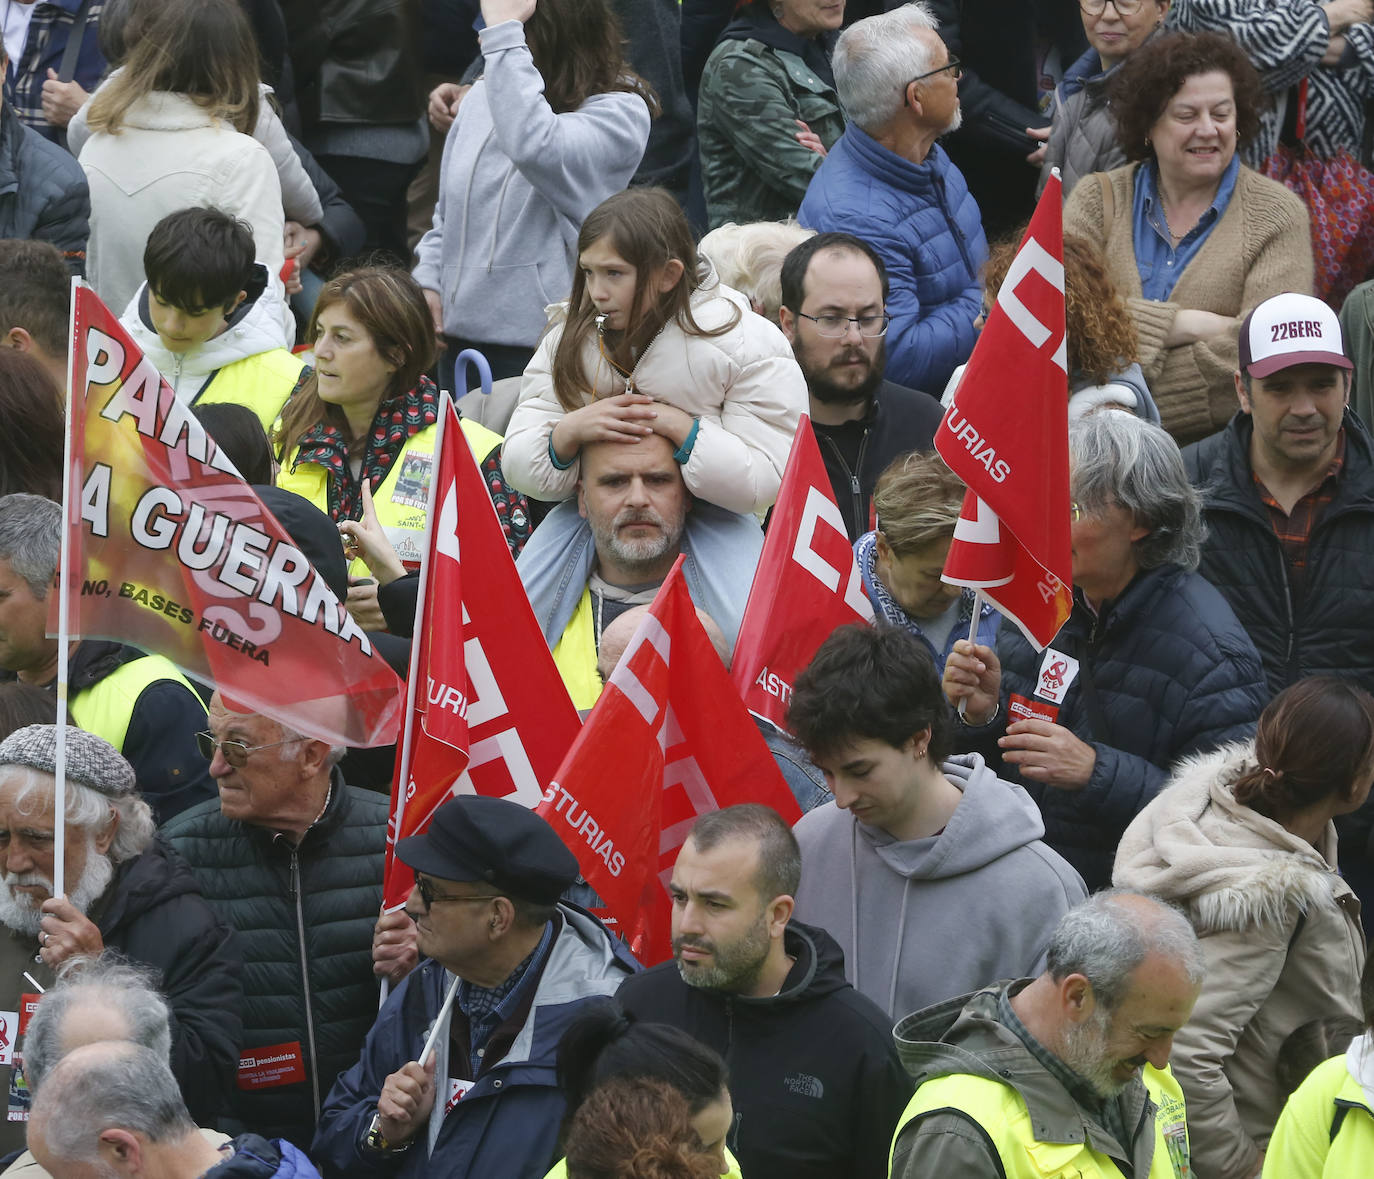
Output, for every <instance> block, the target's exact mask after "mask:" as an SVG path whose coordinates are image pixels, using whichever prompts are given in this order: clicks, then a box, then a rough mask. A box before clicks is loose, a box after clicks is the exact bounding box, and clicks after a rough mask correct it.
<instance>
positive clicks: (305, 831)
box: [162, 692, 417, 1150]
mask: <svg viewBox="0 0 1374 1179" xmlns="http://www.w3.org/2000/svg"><path fill="white" fill-rule="evenodd" d="M208 726H209V727H208V730H207V731H205V732H203V733H200V734H198V736H197V740H198V742H199V744H200V749H201V752H202V753H203V754H204V756H205V757H206V758H207V759H208V762H209V772H210V775H211V777H212V778H213V779H214V781H215V784H216V785H217V786H218V788H219V798H218V799H217V800H212V801H210V802H206V803H202V804H200V805H199V806H195V807H192V808H191V809H190V810H188V811H184V812H183V813H182V814H180V815H178V816H177V817H176V818H175V819H173V820H172V821H171V822H169V823H167V824H166V825H165V826H164V827H163V829H162V833H163V835H164V837H165V838H166V839H167V841H168V842H169V843H171V845H172V846H173V847H174V848H175V849H176V850H177V851H178V852H180V853H181V855H182V856H183V857H184V858H185V859H186V860H187V862H188V863H189V864H190V865H191V870H192V871H193V872H194V874H195V877H196V879H197V881H198V882H199V883H200V888H201V892H202V893H203V894H204V896H205V899H206V901H207V903H208V904H209V905H210V907H211V908H212V909H213V910H214V911H215V912H216V913H217V914H219V916H220V917H221V918H222V919H223V920H224V921H225V922H226V923H227V924H229V925H231V926H232V927H234V928H235V929H237V930H238V933H239V939H238V940H239V954H240V957H241V958H242V960H243V966H244V995H243V1004H242V1017H243V1047H242V1055H241V1057H240V1059H239V1062H238V1064H239V1067H238V1085H237V1089H236V1091H235V1093H234V1095H233V1108H232V1114H233V1117H234V1118H235V1120H236V1121H237V1122H240V1123H242V1124H243V1125H245V1126H247V1127H248V1128H249V1129H251V1130H253V1131H254V1132H255V1133H259V1134H262V1135H264V1136H265V1137H268V1138H285V1139H287V1140H289V1141H290V1142H291V1143H292V1144H293V1145H295V1146H297V1147H299V1148H300V1149H302V1150H305V1149H307V1148H308V1147H309V1145H310V1139H311V1137H312V1136H313V1135H314V1132H315V1125H316V1121H317V1118H318V1115H319V1110H320V1106H321V1104H322V1102H323V1100H324V1097H325V1094H327V1093H328V1092H329V1087H330V1085H332V1084H333V1083H334V1078H335V1077H337V1076H338V1075H339V1073H340V1072H341V1071H342V1070H343V1069H345V1068H347V1067H348V1066H349V1065H351V1064H352V1063H353V1062H354V1061H355V1060H357V1058H358V1046H359V1044H361V1043H362V1040H363V1037H364V1036H365V1035H366V1034H367V1029H368V1028H369V1027H371V1026H372V1021H373V1019H374V1018H375V1016H376V1013H377V998H378V995H377V990H378V988H377V979H376V977H375V975H376V974H385V975H387V976H388V977H389V978H391V979H392V980H393V981H397V980H399V979H400V978H402V977H404V975H405V973H406V971H407V970H408V969H409V968H410V967H411V966H413V965H414V963H415V961H416V957H417V955H416V952H415V946H414V927H413V925H412V924H411V922H410V920H409V918H407V917H406V916H405V914H403V913H397V914H392V915H390V916H384V917H381V918H380V919H379V918H378V914H379V913H380V911H381V904H382V856H383V853H384V851H385V848H386V825H387V819H388V813H387V804H386V799H385V798H384V797H383V796H382V795H379V794H373V793H371V792H370V791H366V790H360V789H358V788H357V787H354V786H348V785H346V784H345V782H344V779H343V774H342V773H341V772H340V770H339V769H338V765H337V763H338V761H339V759H340V757H341V756H342V755H343V752H344V751H343V748H342V747H341V746H338V747H331V746H330V745H328V744H327V743H326V742H324V741H317V740H314V739H312V738H309V737H304V736H302V735H301V734H299V733H296V732H293V731H292V730H291V729H288V728H287V727H286V726H285V725H282V724H279V723H278V722H277V721H275V720H273V719H271V718H270V717H266V716H261V715H258V714H256V713H250V712H245V711H243V710H242V706H241V705H239V704H237V703H235V702H234V701H233V700H232V699H229V698H226V697H225V696H224V695H223V694H222V693H219V692H216V693H215V694H214V695H213V696H212V697H211V698H210V710H209V719H208Z"/></svg>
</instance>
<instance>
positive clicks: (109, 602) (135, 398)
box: [49, 286, 402, 746]
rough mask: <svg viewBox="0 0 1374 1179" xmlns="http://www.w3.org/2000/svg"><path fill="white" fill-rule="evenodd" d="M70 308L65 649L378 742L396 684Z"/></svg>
mask: <svg viewBox="0 0 1374 1179" xmlns="http://www.w3.org/2000/svg"><path fill="white" fill-rule="evenodd" d="M73 302H74V317H73V340H72V360H73V366H72V367H73V380H72V406H71V414H70V416H69V419H68V423H67V429H68V430H69V431H70V432H71V434H70V438H69V443H70V454H71V456H72V473H71V487H72V491H73V494H72V496H71V497H70V501H69V502H68V503H67V504H66V505H65V518H66V519H65V523H66V528H67V532H68V540H67V543H68V547H69V557H68V560H69V568H68V569H64V570H63V571H62V589H61V592H62V593H64V594H66V595H68V597H69V603H70V627H71V637H72V638H104V639H114V640H117V641H119V642H123V643H131V644H133V645H134V646H137V647H141V648H142V649H143V650H145V651H151V652H154V653H156V654H160V655H165V656H166V657H167V658H168V659H170V660H171V661H172V662H173V663H175V664H176V665H177V666H178V667H179V668H181V670H182V671H184V672H185V673H186V674H187V675H190V676H193V677H194V678H196V679H199V680H202V681H204V682H207V683H213V684H215V685H216V686H217V687H218V688H219V690H220V691H221V692H223V693H224V694H226V695H227V696H229V697H230V698H232V699H233V701H234V702H235V707H237V708H240V709H244V710H250V711H253V712H260V713H263V714H264V715H267V716H271V717H273V718H274V719H276V720H278V721H280V722H281V723H283V724H285V725H288V726H290V727H291V728H293V729H296V730H297V731H298V732H301V733H306V734H308V735H310V736H312V737H316V738H319V739H320V740H324V741H329V742H330V743H331V744H343V745H363V746H365V745H386V744H389V743H390V742H392V741H394V740H395V739H396V732H397V729H398V727H399V723H400V718H401V711H402V695H401V692H402V685H401V681H400V680H399V679H397V677H396V675H395V673H394V672H392V670H391V669H390V668H389V667H388V666H387V664H386V663H385V661H384V660H383V659H382V658H381V657H380V656H378V655H377V654H376V653H375V652H374V650H373V648H372V644H371V643H370V642H369V641H368V638H367V635H366V634H365V633H364V632H363V630H362V628H361V627H360V626H358V624H357V623H356V622H355V621H354V620H353V618H352V616H351V615H350V614H349V613H348V612H347V611H346V610H345V609H344V608H343V606H342V605H341V604H340V603H339V601H338V599H337V598H335V597H334V595H333V594H332V593H331V592H330V591H329V588H328V587H327V586H326V585H325V583H324V579H323V578H322V577H320V575H319V574H318V573H316V572H315V570H314V569H313V568H312V566H311V565H310V563H309V561H307V560H306V558H305V557H304V556H303V555H302V554H301V552H300V550H299V549H297V548H296V547H295V546H294V545H293V544H292V543H291V541H290V539H289V537H288V536H287V534H286V532H285V531H283V529H282V527H281V525H280V524H278V523H277V521H276V518H275V517H274V516H273V515H272V514H271V513H270V512H269V511H268V510H267V509H266V508H265V507H263V505H262V502H261V501H260V500H259V499H258V497H257V496H256V495H254V494H253V491H252V489H251V488H249V487H248V485H247V484H246V483H244V481H243V480H242V479H241V478H240V477H239V474H238V472H237V471H235V470H234V466H233V464H232V463H231V462H230V461H229V460H228V458H226V457H225V456H224V455H223V454H222V453H221V452H220V451H219V449H218V448H217V447H216V446H215V444H214V442H213V441H212V440H211V439H210V438H209V436H208V435H207V434H206V433H205V431H204V430H203V429H202V428H201V425H200V423H199V422H198V421H197V420H196V418H195V416H194V415H193V414H192V413H191V411H190V409H189V407H188V406H186V405H184V404H182V403H181V402H179V401H177V399H176V397H175V396H174V395H173V393H172V390H171V388H170V387H169V386H168V385H167V383H166V382H165V381H163V380H162V378H161V376H159V374H158V372H157V370H156V369H155V368H154V367H153V365H152V364H151V363H150V362H149V361H148V360H147V359H146V358H145V357H144V356H143V354H142V352H140V351H139V349H138V347H137V345H135V344H134V342H133V341H132V340H131V339H130V338H129V337H128V335H127V334H126V333H125V331H124V329H123V328H122V327H120V325H119V321H118V320H117V319H116V318H115V316H114V315H113V314H111V312H110V310H109V309H108V308H107V307H106V306H105V305H104V304H103V303H102V302H101V301H100V299H99V298H98V297H97V296H96V294H95V292H94V291H91V290H90V289H89V288H87V287H85V286H77V287H76V289H75V291H74V297H73ZM53 598H54V601H53V603H52V608H51V610H50V616H49V629H50V630H51V631H52V632H54V633H56V631H57V619H56V615H57V605H58V603H57V601H56V598H57V595H53Z"/></svg>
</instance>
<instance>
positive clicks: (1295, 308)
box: [1240, 292, 1355, 377]
mask: <svg viewBox="0 0 1374 1179" xmlns="http://www.w3.org/2000/svg"><path fill="white" fill-rule="evenodd" d="M1295 364H1334V365H1336V366H1337V367H1338V368H1354V367H1355V366H1354V365H1353V364H1351V363H1350V360H1349V359H1348V358H1347V356H1346V354H1345V338H1344V337H1343V336H1342V334H1341V321H1340V320H1339V319H1337V318H1336V313H1335V312H1334V311H1332V310H1331V308H1330V307H1328V306H1327V305H1326V304H1325V303H1323V302H1322V301H1321V300H1320V299H1317V298H1314V297H1313V296H1311V295H1297V294H1294V293H1292V292H1288V293H1285V294H1282V295H1275V296H1274V297H1273V298H1272V299H1266V300H1265V301H1264V302H1263V303H1261V304H1260V305H1259V306H1258V307H1256V308H1255V309H1254V310H1253V311H1251V312H1250V314H1249V315H1247V316H1246V317H1245V322H1244V323H1242V324H1241V325H1240V370H1241V372H1243V373H1249V374H1250V376H1252V377H1267V376H1268V375H1269V374H1270V373H1276V372H1278V371H1279V369H1281V368H1292V367H1293V365H1295Z"/></svg>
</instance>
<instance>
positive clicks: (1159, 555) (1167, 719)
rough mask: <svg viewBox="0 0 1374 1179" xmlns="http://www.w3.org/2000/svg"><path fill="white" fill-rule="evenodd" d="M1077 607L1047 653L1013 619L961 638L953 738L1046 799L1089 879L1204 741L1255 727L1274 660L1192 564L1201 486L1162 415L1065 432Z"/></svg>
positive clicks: (951, 692) (1100, 877)
mask: <svg viewBox="0 0 1374 1179" xmlns="http://www.w3.org/2000/svg"><path fill="white" fill-rule="evenodd" d="M1069 488H1070V493H1071V494H1072V496H1073V498H1074V505H1073V509H1072V511H1073V523H1072V527H1071V531H1070V544H1071V546H1072V557H1073V583H1074V604H1073V612H1072V614H1071V615H1070V616H1069V619H1068V621H1067V622H1065V623H1064V625H1063V627H1062V628H1061V629H1060V631H1059V633H1058V634H1057V635H1056V636H1055V637H1054V640H1053V641H1052V642H1051V644H1050V646H1049V648H1048V649H1047V650H1046V651H1045V653H1044V655H1043V656H1042V655H1041V654H1039V653H1038V652H1037V651H1036V650H1035V649H1034V648H1033V647H1032V646H1031V645H1030V643H1029V642H1028V641H1027V640H1026V638H1025V637H1024V636H1023V635H1022V634H1021V632H1020V630H1019V629H1018V628H1016V627H1011V626H1004V627H1002V629H1001V632H1000V633H999V635H998V640H997V650H996V651H995V652H994V651H993V650H992V649H991V648H990V647H985V646H981V645H980V646H977V647H973V646H971V645H969V644H968V643H966V642H963V641H961V642H959V643H956V644H955V646H954V650H953V651H952V652H951V653H950V656H949V658H948V660H947V661H946V663H945V679H944V688H945V693H946V694H947V695H948V696H949V697H950V700H951V701H952V702H953V703H954V704H955V705H958V704H959V703H960V702H965V711H964V712H963V714H962V718H961V719H962V723H961V726H960V728H959V729H958V730H957V733H956V737H955V748H956V749H961V750H969V749H977V750H978V751H979V752H982V753H983V754H984V756H986V757H988V758H989V760H990V761H991V762H992V764H994V765H996V764H998V762H997V761H996V759H997V758H998V756H999V755H1000V758H1001V765H1002V766H1003V770H1002V773H1003V774H1004V776H1005V777H1006V778H1007V779H1008V780H1009V781H1019V782H1020V783H1021V784H1023V785H1025V786H1026V788H1027V789H1028V790H1029V791H1030V793H1031V796H1032V797H1033V798H1035V799H1036V800H1037V801H1038V802H1039V804H1040V810H1041V812H1042V814H1043V815H1044V816H1045V842H1046V843H1048V844H1049V845H1050V847H1052V848H1054V850H1055V851H1057V852H1058V853H1059V854H1060V855H1062V856H1063V857H1064V858H1065V859H1066V860H1068V861H1069V863H1070V864H1072V865H1073V866H1074V867H1075V868H1076V869H1078V872H1079V875H1081V876H1082V877H1083V880H1084V881H1085V882H1086V884H1087V886H1088V888H1089V890H1092V889H1095V888H1100V887H1101V886H1102V885H1104V884H1106V883H1107V880H1108V878H1109V876H1110V874H1111V864H1112V854H1113V852H1114V851H1115V849H1116V843H1117V840H1118V839H1120V837H1121V833H1122V832H1123V831H1124V830H1125V829H1126V827H1127V825H1128V824H1129V823H1130V821H1131V820H1132V819H1133V818H1135V816H1136V814H1137V813H1138V812H1139V811H1140V810H1141V809H1142V808H1143V807H1144V805H1145V804H1146V803H1147V802H1149V800H1150V799H1151V798H1153V797H1154V795H1155V794H1157V793H1158V792H1159V790H1160V788H1161V787H1162V786H1163V785H1164V783H1165V781H1166V779H1167V778H1168V773H1169V767H1170V766H1171V765H1173V764H1174V763H1175V762H1177V761H1178V760H1179V759H1180V758H1182V757H1185V756H1187V755H1188V754H1192V753H1201V752H1205V751H1206V750H1209V749H1214V748H1216V747H1217V746H1219V745H1222V744H1224V743H1226V742H1228V741H1235V740H1238V739H1242V738H1246V737H1248V736H1249V735H1250V734H1251V733H1252V732H1253V729H1254V723H1255V719H1256V718H1257V717H1258V716H1259V712H1260V709H1261V708H1262V707H1263V704H1264V701H1265V698H1266V695H1267V693H1266V691H1265V686H1264V676H1263V670H1262V668H1261V666H1260V660H1259V655H1258V653H1257V652H1256V651H1255V647H1254V644H1253V643H1252V642H1251V641H1250V639H1249V638H1248V637H1247V636H1246V634H1245V632H1244V630H1242V629H1241V625H1240V623H1239V622H1237V621H1236V616H1235V615H1234V614H1233V613H1232V612H1231V607H1230V606H1228V605H1227V604H1226V600H1225V599H1224V598H1223V597H1222V596H1221V594H1219V593H1218V592H1217V591H1216V590H1215V589H1213V588H1212V587H1211V586H1210V585H1209V584H1208V583H1207V582H1206V581H1204V580H1203V579H1202V578H1201V577H1199V576H1198V575H1197V574H1196V573H1195V572H1193V570H1194V569H1195V568H1196V566H1197V560H1198V549H1199V546H1200V543H1201V540H1202V522H1201V518H1200V511H1199V501H1198V496H1197V492H1196V491H1194V490H1193V488H1192V487H1191V486H1190V485H1189V483H1188V479H1187V476H1186V474H1185V473H1184V470H1183V463H1182V461H1181V459H1180V458H1179V453H1178V447H1177V446H1176V445H1175V444H1174V443H1173V441H1172V439H1170V438H1169V436H1168V435H1167V434H1165V433H1164V431H1163V430H1161V429H1160V428H1159V427H1158V426H1152V425H1150V424H1149V423H1148V422H1143V421H1141V420H1140V419H1139V418H1137V417H1133V416H1131V415H1130V414H1124V413H1098V414H1092V415H1090V416H1088V417H1086V418H1080V419H1079V420H1078V421H1076V422H1075V423H1074V424H1073V425H1072V426H1071V427H1070V428H1069Z"/></svg>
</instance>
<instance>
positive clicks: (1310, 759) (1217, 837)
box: [1113, 676, 1374, 1179]
mask: <svg viewBox="0 0 1374 1179" xmlns="http://www.w3.org/2000/svg"><path fill="white" fill-rule="evenodd" d="M1371 780H1374V698H1371V697H1370V696H1369V695H1368V694H1367V693H1366V692H1364V691H1362V690H1360V689H1359V688H1356V687H1354V686H1353V685H1351V684H1347V683H1345V682H1344V681H1342V680H1337V679H1334V678H1330V677H1324V676H1315V677H1312V678H1310V679H1304V680H1299V681H1298V682H1297V683H1296V684H1294V685H1292V686H1291V687H1289V688H1287V689H1285V690H1284V691H1283V692H1281V693H1279V695H1278V696H1277V697H1275V698H1274V700H1273V702H1272V703H1270V705H1269V706H1268V707H1267V708H1266V709H1265V710H1264V712H1263V713H1262V714H1261V716H1260V720H1259V729H1258V732H1257V733H1256V736H1255V740H1254V742H1253V744H1252V743H1250V742H1246V743H1243V744H1236V745H1230V746H1227V747H1225V748H1222V749H1218V750H1217V751H1215V752H1214V753H1211V754H1208V755H1206V756H1203V757H1196V758H1190V759H1189V760H1187V761H1185V762H1184V763H1183V764H1182V765H1181V766H1179V767H1178V770H1177V771H1176V773H1175V775H1174V777H1173V779H1172V781H1171V783H1170V785H1169V786H1168V787H1166V788H1165V790H1164V791H1163V792H1162V793H1161V794H1160V795H1159V797H1158V798H1156V799H1155V800H1154V802H1152V803H1151V804H1150V805H1149V806H1147V807H1146V808H1145V810H1144V811H1142V812H1141V814H1140V815H1139V817H1138V818H1137V819H1136V820H1135V822H1134V823H1132V824H1131V826H1130V827H1129V828H1127V830H1126V833H1125V835H1123V836H1122V838H1121V846H1120V848H1119V849H1118V851H1117V858H1116V870H1115V872H1114V874H1113V876H1114V879H1115V881H1116V883H1118V884H1123V885H1127V886H1129V887H1132V888H1140V889H1145V890H1148V891H1149V892H1151V893H1153V894H1154V895H1156V896H1159V897H1161V898H1163V899H1164V900H1167V901H1171V902H1173V903H1175V904H1179V905H1182V906H1184V908H1185V911H1186V912H1187V914H1188V916H1189V919H1190V920H1191V921H1192V923H1193V927H1194V928H1195V929H1196V930H1197V932H1198V936H1199V937H1200V938H1201V944H1202V952H1203V955H1204V957H1205V958H1206V961H1207V976H1208V977H1207V982H1206V984H1205V985H1204V987H1203V989H1202V995H1201V997H1200V998H1199V1000H1198V1003H1197V1006H1196V1008H1194V1010H1193V1016H1192V1019H1191V1020H1190V1021H1189V1023H1188V1026H1187V1027H1186V1028H1184V1029H1183V1030H1182V1031H1180V1032H1179V1034H1178V1037H1177V1039H1176V1040H1175V1046H1174V1074H1175V1075H1176V1076H1177V1077H1178V1080H1179V1083H1180V1084H1181V1085H1182V1086H1183V1090H1184V1092H1185V1093H1186V1094H1187V1095H1188V1128H1189V1137H1190V1138H1191V1139H1192V1142H1193V1154H1194V1159H1195V1160H1196V1166H1197V1170H1198V1173H1199V1174H1201V1175H1208V1176H1216V1177H1217V1179H1249V1177H1250V1176H1251V1175H1254V1174H1255V1173H1256V1171H1257V1170H1258V1169H1259V1166H1260V1162H1261V1160H1262V1158H1263V1156H1264V1149H1265V1146H1266V1144H1267V1143H1268V1140H1269V1135H1270V1133H1271V1132H1272V1130H1273V1127H1274V1123H1275V1121H1276V1120H1277V1119H1278V1116H1279V1112H1280V1110H1281V1108H1282V1106H1283V1095H1282V1094H1281V1093H1280V1092H1279V1089H1278V1056H1279V1049H1280V1047H1281V1046H1282V1045H1283V1043H1284V1041H1285V1040H1286V1039H1287V1037H1288V1036H1289V1034H1290V1033H1292V1032H1293V1031H1294V1030H1295V1029H1296V1028H1297V1027H1298V1026H1299V1025H1301V1024H1303V1023H1306V1022H1307V1021H1309V1020H1311V1019H1315V1018H1318V1017H1323V1016H1335V1015H1358V1014H1359V1013H1360V1008H1359V981H1360V971H1361V970H1362V969H1363V967H1364V960H1365V945H1364V935H1363V933H1362V932H1361V930H1360V921H1359V906H1358V904H1357V903H1356V902H1355V900H1354V897H1353V895H1352V893H1351V891H1350V888H1349V886H1348V885H1346V884H1345V883H1344V882H1343V881H1342V880H1341V878H1340V877H1339V876H1338V875H1337V874H1336V829H1335V826H1334V824H1333V823H1332V821H1331V820H1332V819H1333V818H1334V817H1335V816H1336V815H1340V814H1348V813H1349V812H1350V811H1352V810H1354V809H1355V808H1356V807H1358V806H1359V805H1360V804H1361V803H1362V802H1363V801H1364V800H1365V798H1366V797H1367V796H1368V794H1369V786H1370V782H1371Z"/></svg>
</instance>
